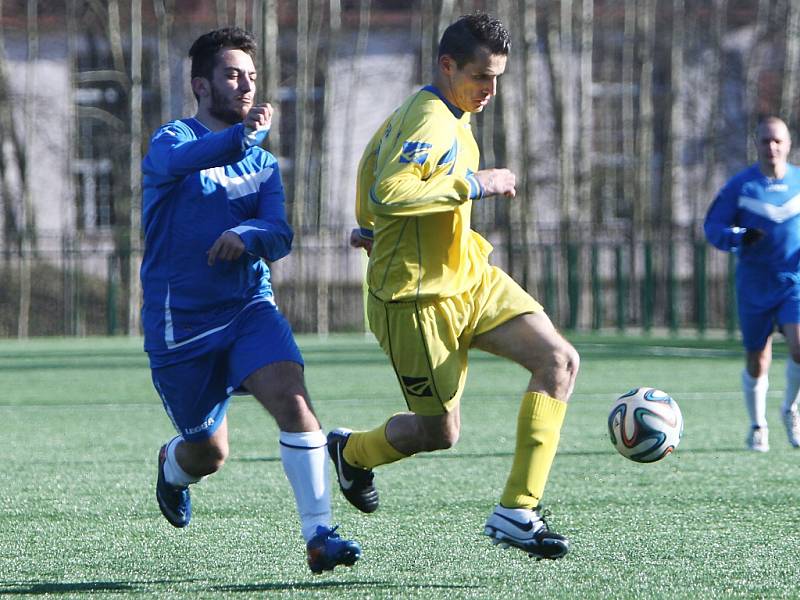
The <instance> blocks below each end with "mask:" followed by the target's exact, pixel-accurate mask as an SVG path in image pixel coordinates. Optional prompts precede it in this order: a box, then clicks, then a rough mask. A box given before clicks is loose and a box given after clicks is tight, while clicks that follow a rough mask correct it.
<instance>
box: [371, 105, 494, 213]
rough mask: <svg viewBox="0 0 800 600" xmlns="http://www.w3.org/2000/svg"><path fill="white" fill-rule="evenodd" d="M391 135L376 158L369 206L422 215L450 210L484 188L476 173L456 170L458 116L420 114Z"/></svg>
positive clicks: (381, 209)
mask: <svg viewBox="0 0 800 600" xmlns="http://www.w3.org/2000/svg"><path fill="white" fill-rule="evenodd" d="M416 121H417V122H416V123H412V124H411V126H410V127H403V131H399V132H398V134H397V135H390V136H388V137H387V138H385V139H384V140H383V142H382V144H381V147H380V149H379V152H378V155H377V157H376V164H377V170H376V176H375V183H374V185H373V186H372V187H371V188H370V190H369V199H370V209H371V211H372V212H373V213H375V214H378V215H387V216H421V215H426V214H433V213H441V212H448V211H452V210H453V209H454V208H455V207H456V206H458V205H460V204H462V203H464V202H466V201H467V200H469V199H476V198H480V197H481V196H482V195H483V190H482V188H481V186H480V183H479V182H478V180H477V178H476V177H475V176H474V174H472V173H469V172H468V173H466V174H459V173H456V172H453V165H454V164H455V159H456V157H457V155H458V150H459V149H458V144H457V142H456V133H455V131H454V127H455V126H456V124H457V121H449V120H448V121H444V120H437V119H435V117H432V116H430V115H428V116H427V118H426V116H424V115H423V116H420V117H418V118H417V119H416Z"/></svg>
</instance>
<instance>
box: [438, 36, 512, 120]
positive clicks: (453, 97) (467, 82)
mask: <svg viewBox="0 0 800 600" xmlns="http://www.w3.org/2000/svg"><path fill="white" fill-rule="evenodd" d="M507 60H508V57H507V56H505V55H504V54H492V53H491V52H490V51H489V50H488V48H485V47H483V46H481V47H480V48H478V50H477V51H476V52H475V58H474V59H473V60H472V61H470V62H468V63H467V64H465V65H464V66H463V67H462V68H460V69H459V68H458V65H457V64H456V61H455V60H453V59H452V58H451V57H450V56H447V55H445V56H442V57H441V59H439V64H440V67H441V69H442V76H443V84H444V85H443V87H445V88H446V89H443V90H442V92H443V93H444V95H445V97H446V98H447V99H448V100H449V101H450V102H451V103H452V104H454V105H455V106H456V107H458V108H460V109H461V110H463V111H465V112H471V113H477V112H481V111H482V110H483V109H484V108H485V107H486V105H487V104H489V100H491V99H492V97H493V96H495V95H496V94H497V80H498V79H499V77H500V76H501V75H502V74H503V73H504V72H505V70H506V61H507Z"/></svg>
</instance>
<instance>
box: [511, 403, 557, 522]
mask: <svg viewBox="0 0 800 600" xmlns="http://www.w3.org/2000/svg"><path fill="white" fill-rule="evenodd" d="M566 412H567V403H566V402H562V401H561V400H556V399H555V398H551V397H550V396H548V395H546V394H542V393H539V392H526V393H525V395H524V396H523V397H522V404H521V405H520V407H519V415H518V416H517V443H516V447H515V448H514V462H513V464H512V465H511V474H510V475H509V476H508V481H507V482H506V488H505V490H503V495H502V496H501V497H500V504H502V505H503V506H506V507H508V508H535V507H536V506H538V504H539V500H541V498H542V494H543V492H544V486H545V484H546V483H547V477H548V475H549V474H550V467H551V466H552V465H553V459H554V458H555V456H556V449H557V448H558V440H559V438H560V437H561V425H562V424H563V423H564V415H565V414H566Z"/></svg>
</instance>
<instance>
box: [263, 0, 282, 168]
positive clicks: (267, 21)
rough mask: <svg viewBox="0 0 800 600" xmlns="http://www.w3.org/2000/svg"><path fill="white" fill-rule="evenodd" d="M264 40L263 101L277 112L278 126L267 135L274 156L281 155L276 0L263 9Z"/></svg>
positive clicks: (279, 61)
mask: <svg viewBox="0 0 800 600" xmlns="http://www.w3.org/2000/svg"><path fill="white" fill-rule="evenodd" d="M263 30H264V39H263V43H262V44H261V47H262V48H263V54H262V61H263V63H262V64H261V69H262V70H264V71H266V74H267V77H266V80H267V89H266V90H264V94H265V96H266V97H265V99H266V100H267V101H269V102H271V103H272V105H273V107H274V108H275V110H276V111H277V112H278V125H277V127H273V128H272V130H271V131H270V133H269V145H270V148H271V149H272V152H273V153H274V154H275V155H276V156H280V155H281V154H282V153H281V129H280V95H279V88H280V82H281V56H280V52H279V51H278V47H279V46H278V44H279V41H280V40H279V31H278V0H266V5H265V7H264V27H263Z"/></svg>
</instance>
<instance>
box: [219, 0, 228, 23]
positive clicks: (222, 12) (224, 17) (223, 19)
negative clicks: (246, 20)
mask: <svg viewBox="0 0 800 600" xmlns="http://www.w3.org/2000/svg"><path fill="white" fill-rule="evenodd" d="M226 25H228V0H217V27H225V26H226Z"/></svg>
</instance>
